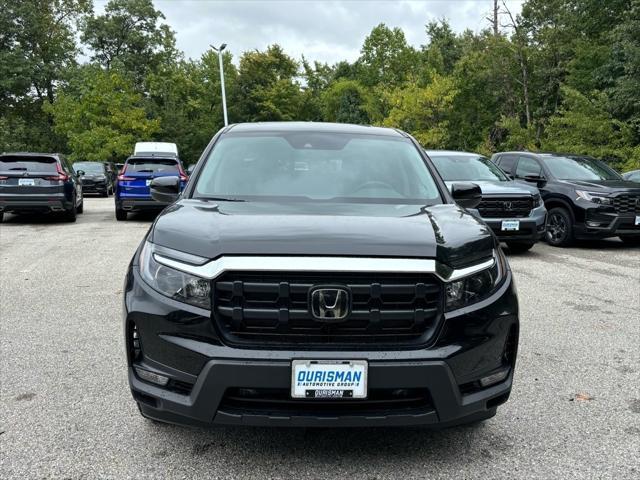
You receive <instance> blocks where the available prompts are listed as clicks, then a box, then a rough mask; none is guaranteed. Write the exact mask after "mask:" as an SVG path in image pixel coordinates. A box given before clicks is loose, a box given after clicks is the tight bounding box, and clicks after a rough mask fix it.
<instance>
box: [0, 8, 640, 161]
mask: <svg viewBox="0 0 640 480" xmlns="http://www.w3.org/2000/svg"><path fill="white" fill-rule="evenodd" d="M486 3H487V5H486V6H485V7H483V8H487V9H488V8H489V7H490V6H493V2H490V1H489V0H486ZM156 5H157V3H156ZM498 6H499V7H500V8H499V9H497V10H495V14H496V17H497V18H492V19H491V20H490V22H489V23H487V27H489V28H487V29H486V30H483V31H480V32H473V31H469V30H467V31H464V32H462V33H456V32H455V31H454V30H453V29H452V28H451V26H450V24H449V23H448V20H447V19H440V20H437V21H432V22H428V23H426V25H425V30H424V40H423V41H421V42H420V43H422V45H421V46H420V48H418V49H416V48H414V47H413V46H411V45H410V44H409V43H408V41H407V39H406V37H405V34H404V32H403V31H402V30H401V29H400V28H397V27H392V26H387V25H385V24H383V23H381V24H379V25H377V26H375V27H373V29H372V30H371V32H370V33H369V35H367V36H366V37H365V38H364V39H363V43H362V48H361V50H360V55H359V57H358V58H357V60H355V61H354V62H348V61H344V60H343V61H338V62H337V63H335V64H333V65H328V64H324V63H319V62H312V61H309V60H308V59H306V58H304V57H302V58H300V59H296V58H292V57H291V56H289V55H288V54H287V53H286V52H285V51H284V50H283V48H282V47H281V46H279V45H277V44H274V45H271V46H269V47H267V48H266V49H265V50H262V51H260V50H252V51H247V52H244V53H242V54H241V55H240V56H239V57H236V58H234V57H233V56H232V55H231V54H230V53H229V52H228V51H225V52H224V55H223V56H222V59H223V63H224V74H225V85H226V93H227V104H228V109H229V118H230V120H231V121H232V122H252V121H272V120H285V121H286V120H301V121H334V122H350V123H362V124H378V125H385V126H390V127H397V128H402V129H404V130H407V131H408V132H409V133H412V134H413V135H414V136H415V137H416V138H417V139H418V140H420V141H421V142H423V144H424V145H425V146H427V147H431V148H448V149H461V150H468V151H480V152H483V153H486V154H489V153H492V152H495V151H499V150H504V149H522V148H526V149H530V150H534V149H546V150H564V151H570V152H576V153H585V154H591V155H595V156H597V157H599V158H603V159H605V160H607V161H609V162H610V163H611V164H612V165H615V166H616V167H618V168H621V169H627V168H632V167H635V168H638V167H640V146H639V145H640V35H638V32H640V0H609V1H607V2H601V1H599V0H526V1H525V2H524V4H523V6H522V11H521V14H520V15H512V14H511V12H509V11H508V9H507V6H508V3H502V5H501V6H500V4H498ZM478 7H479V8H480V5H478ZM416 21H421V22H424V20H421V19H417V20H416ZM81 51H84V52H85V55H86V56H80V52H81ZM218 61H219V58H218V53H217V52H216V51H214V50H208V51H206V52H205V53H204V54H203V55H202V56H201V57H200V58H198V59H184V56H183V55H182V53H181V52H180V51H178V50H177V48H176V45H175V34H174V32H173V31H172V30H171V28H170V26H169V25H167V24H166V22H165V18H164V16H163V14H162V12H161V11H160V10H158V9H157V8H156V7H155V6H154V3H153V2H152V0H109V2H108V3H107V4H106V6H105V9H104V13H101V14H99V15H95V14H94V13H93V9H92V3H91V0H43V1H36V0H23V1H20V2H14V1H10V0H0V150H15V149H21V150H41V151H47V150H49V151H51V150H60V151H64V152H66V153H70V154H71V155H72V156H73V158H77V159H85V160H86V159H91V160H105V159H120V160H121V159H122V158H124V157H125V156H126V155H127V154H129V153H130V152H131V150H132V147H133V144H134V143H135V142H136V141H139V140H147V139H154V140H164V141H172V142H176V143H177V144H178V145H179V148H180V151H181V156H182V157H183V158H184V160H186V161H187V162H189V163H190V162H193V161H195V160H196V159H197V157H198V155H199V154H200V152H201V151H202V150H203V149H204V147H205V146H206V144H207V142H208V141H209V140H210V138H211V137H212V135H213V134H214V133H215V132H216V131H217V130H218V129H219V128H220V127H222V125H223V120H222V99H221V94H220V90H221V89H220V87H221V85H220V71H219V63H218Z"/></svg>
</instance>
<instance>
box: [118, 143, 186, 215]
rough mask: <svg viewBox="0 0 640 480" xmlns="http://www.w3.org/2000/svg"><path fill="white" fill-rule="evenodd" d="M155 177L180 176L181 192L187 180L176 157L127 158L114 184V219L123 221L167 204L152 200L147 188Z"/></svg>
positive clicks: (138, 156)
mask: <svg viewBox="0 0 640 480" xmlns="http://www.w3.org/2000/svg"><path fill="white" fill-rule="evenodd" d="M157 177H180V191H182V190H183V189H184V187H185V186H186V184H187V180H188V177H187V175H186V173H185V172H184V169H183V168H182V164H181V163H180V160H179V159H178V158H177V157H172V156H155V155H148V156H143V155H137V156H136V155H134V156H132V157H129V158H128V159H127V161H126V162H125V164H124V166H123V167H122V170H121V171H120V174H119V175H118V179H117V181H116V189H115V201H116V219H117V220H126V219H127V214H128V213H129V212H140V211H145V210H158V211H159V210H162V209H163V208H164V207H166V206H167V205H168V203H162V202H158V201H156V200H154V199H152V198H151V191H150V188H149V185H150V184H151V180H153V179H154V178H157Z"/></svg>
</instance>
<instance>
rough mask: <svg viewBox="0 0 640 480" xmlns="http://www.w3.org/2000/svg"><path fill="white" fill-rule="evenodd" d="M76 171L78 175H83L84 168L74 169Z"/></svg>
mask: <svg viewBox="0 0 640 480" xmlns="http://www.w3.org/2000/svg"><path fill="white" fill-rule="evenodd" d="M76 173H77V174H78V176H79V177H81V176H83V175H84V170H76Z"/></svg>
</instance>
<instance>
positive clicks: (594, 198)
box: [576, 190, 613, 205]
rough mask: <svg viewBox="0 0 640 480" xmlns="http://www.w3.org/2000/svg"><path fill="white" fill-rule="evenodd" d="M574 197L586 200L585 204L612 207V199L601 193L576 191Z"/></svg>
mask: <svg viewBox="0 0 640 480" xmlns="http://www.w3.org/2000/svg"><path fill="white" fill-rule="evenodd" d="M576 195H578V198H581V199H583V200H586V201H587V202H592V203H597V204H599V205H613V198H611V197H609V196H608V195H604V194H602V193H595V192H587V191H585V190H576Z"/></svg>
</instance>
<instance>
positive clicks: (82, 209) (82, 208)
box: [78, 198, 84, 213]
mask: <svg viewBox="0 0 640 480" xmlns="http://www.w3.org/2000/svg"><path fill="white" fill-rule="evenodd" d="M78 213H84V198H83V199H82V201H81V202H80V205H78Z"/></svg>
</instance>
